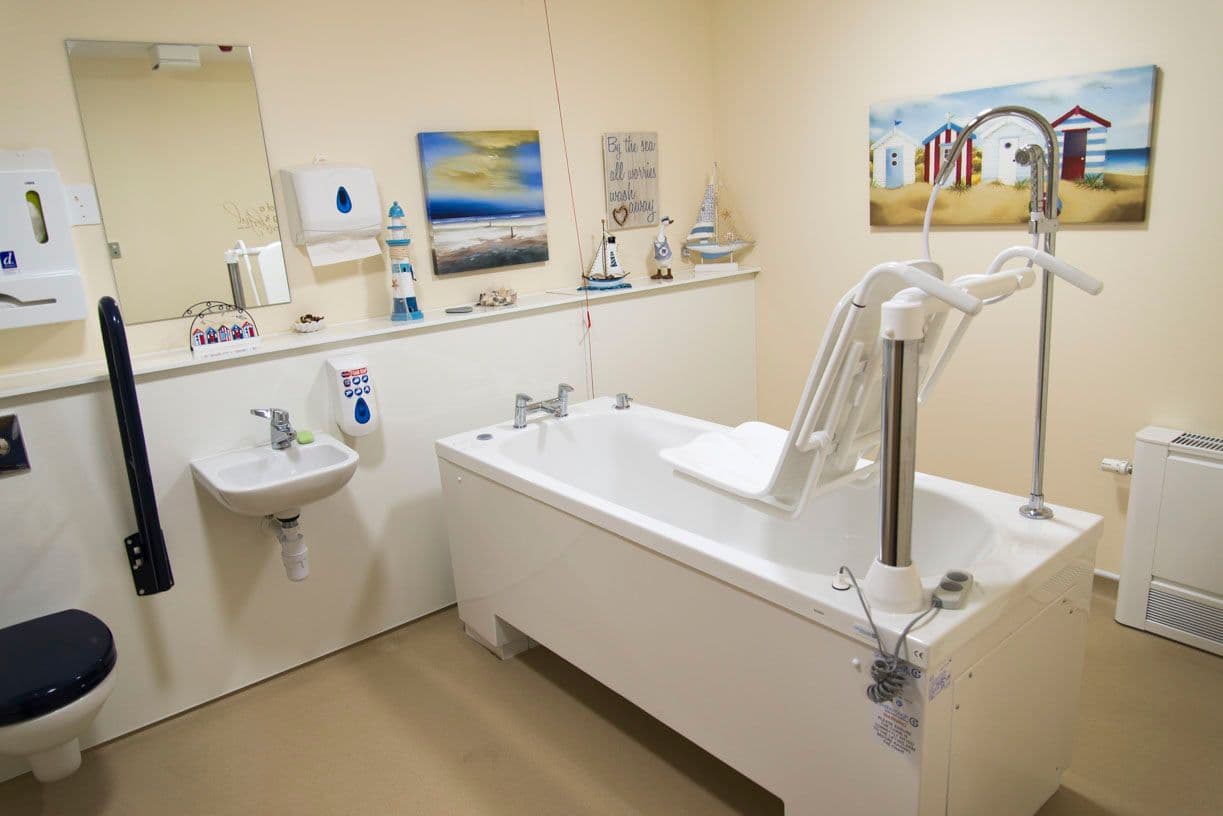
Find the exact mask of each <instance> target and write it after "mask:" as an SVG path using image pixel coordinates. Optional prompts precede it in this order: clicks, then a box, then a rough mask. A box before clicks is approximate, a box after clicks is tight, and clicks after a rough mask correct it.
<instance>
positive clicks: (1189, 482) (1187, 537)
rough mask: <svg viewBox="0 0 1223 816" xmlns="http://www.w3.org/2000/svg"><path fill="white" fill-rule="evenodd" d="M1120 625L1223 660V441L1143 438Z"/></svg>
mask: <svg viewBox="0 0 1223 816" xmlns="http://www.w3.org/2000/svg"><path fill="white" fill-rule="evenodd" d="M1117 620H1118V621H1119V622H1120V623H1124V624H1125V625H1127V626H1133V627H1136V628H1138V629H1145V630H1146V631H1148V632H1154V633H1155V634H1157V635H1163V636H1164V637H1168V638H1172V639H1173V640H1179V641H1181V642H1182V643H1188V644H1189V645H1190V646H1196V647H1197V648H1199V649H1205V650H1206V651H1208V652H1214V653H1215V654H1219V655H1223V439H1220V438H1216V437H1212V436H1206V435H1203V434H1196V433H1186V432H1185V431H1174V430H1169V429H1168V428H1157V427H1149V428H1143V429H1142V430H1141V431H1139V432H1138V436H1137V441H1136V442H1135V444H1134V480H1133V484H1132V487H1131V491H1130V506H1129V519H1128V522H1127V524H1126V528H1125V554H1124V556H1123V557H1122V560H1121V585H1120V588H1119V589H1118V592H1117Z"/></svg>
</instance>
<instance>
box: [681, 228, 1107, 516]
mask: <svg viewBox="0 0 1223 816" xmlns="http://www.w3.org/2000/svg"><path fill="white" fill-rule="evenodd" d="M1012 259H1027V260H1028V262H1029V265H1028V266H1025V267H1021V268H1012V269H1009V270H1003V269H1002V267H1003V265H1004V264H1005V263H1006V262H1007V261H1009V260H1012ZM1033 263H1035V264H1036V265H1039V266H1041V267H1043V268H1046V269H1050V271H1053V272H1055V273H1057V274H1058V275H1059V276H1061V277H1064V278H1066V279H1067V280H1070V281H1071V282H1072V283H1075V284H1076V285H1079V286H1081V287H1083V288H1087V287H1088V286H1091V285H1095V284H1096V283H1097V282H1096V281H1094V280H1093V279H1091V278H1088V277H1087V276H1086V275H1084V274H1083V273H1082V272H1080V271H1079V270H1077V269H1075V268H1074V267H1071V266H1070V265H1069V264H1066V263H1065V262H1062V261H1060V260H1058V259H1057V258H1055V257H1053V256H1051V255H1049V254H1047V253H1045V252H1041V251H1040V250H1036V249H1033V248H1031V247H1024V246H1016V247H1011V248H1010V249H1007V250H1004V251H1003V252H1002V253H1000V254H999V255H998V256H997V257H996V258H995V259H994V262H993V263H992V264H991V265H990V267H989V269H988V270H987V271H986V272H985V273H983V274H972V275H964V276H962V277H960V278H957V279H956V280H955V281H953V282H951V283H950V284H948V283H945V282H944V281H943V280H942V269H941V268H940V267H939V265H938V264H936V263H934V262H932V261H908V262H891V263H885V264H881V265H879V266H877V267H875V268H874V269H872V270H871V271H870V272H869V273H867V275H866V277H864V278H863V279H862V281H861V283H859V284H858V285H857V286H855V287H854V288H853V289H851V290H850V291H849V292H847V293H846V294H845V296H844V297H842V298H841V300H840V302H838V303H837V305H836V308H835V309H834V310H833V313H832V318H831V320H830V321H829V323H828V326H827V328H826V329H825V331H824V337H823V340H822V342H821V343H820V348H819V352H818V353H817V354H816V357H815V360H814V362H813V363H812V366H811V371H810V373H809V374H808V376H807V382H806V385H805V386H804V388H803V393H802V396H801V397H800V399H799V401H798V406H797V408H796V409H795V412H794V419H793V421H792V422H791V424H790V428H789V430H786V429H784V428H778V427H776V426H774V425H769V424H768V423H764V422H746V423H744V424H742V425H739V426H738V427H736V428H733V429H731V430H728V431H713V432H710V433H706V434H702V435H701V436H698V437H697V438H696V439H694V440H692V441H691V442H689V443H688V444H686V445H682V446H680V447H675V448H667V449H664V450H662V451H661V452H660V455H661V456H662V458H663V459H664V460H666V461H667V462H668V463H670V464H671V465H672V466H673V467H674V468H675V469H676V470H677V471H678V472H680V473H682V474H684V475H685V476H688V477H690V478H692V479H694V480H697V481H699V482H702V483H704V484H706V485H709V486H711V487H713V488H717V489H719V490H722V491H725V492H727V493H731V494H733V495H735V496H739V497H741V498H744V499H749V500H753V501H757V502H761V503H763V504H766V505H769V506H771V507H774V508H778V509H780V510H784V511H787V512H788V513H790V514H792V515H798V514H799V513H801V512H802V509H803V507H805V506H806V503H807V502H808V501H809V500H810V499H811V498H813V497H814V496H817V495H819V494H821V493H824V492H827V491H829V490H832V489H834V488H836V487H838V486H840V485H841V484H844V483H845V482H847V481H851V480H854V479H857V478H859V477H863V476H866V475H869V474H870V473H872V472H873V471H874V470H875V469H876V467H877V463H876V462H875V461H869V460H867V459H866V458H864V457H866V456H867V455H868V454H871V453H872V451H873V449H875V448H877V446H878V445H879V440H880V427H881V399H882V397H881V385H882V379H883V374H882V360H881V357H882V346H883V344H882V342H881V339H880V336H881V331H883V332H890V333H891V334H890V335H889V336H895V332H896V331H897V328H896V327H897V326H902V327H903V326H904V325H905V324H906V322H907V324H908V325H907V328H905V329H903V331H904V332H905V333H906V334H909V335H915V337H916V339H920V340H922V342H921V344H920V345H921V349H920V354H919V358H918V360H919V362H918V371H919V375H918V376H919V384H920V385H919V393H920V397H919V399H920V400H921V401H924V400H925V398H926V396H927V394H928V393H929V391H930V389H931V388H932V387H933V386H934V384H935V381H936V380H937V378H938V376H939V374H940V373H941V372H942V371H943V369H944V367H945V365H946V363H947V361H948V359H949V358H950V356H951V354H953V353H954V351H955V349H956V347H957V346H958V343H959V339H960V337H962V335H963V332H964V330H966V329H967V327H968V324H969V322H970V319H971V317H972V315H975V314H976V313H977V312H979V311H980V309H981V307H982V305H983V303H982V302H983V301H984V302H986V303H989V302H995V301H997V300H1000V299H1002V298H1004V297H1006V296H1008V295H1010V294H1011V293H1013V292H1015V291H1016V290H1018V289H1026V288H1028V287H1029V286H1031V285H1032V284H1033V282H1034V281H1035V273H1034V271H1033V269H1032V266H1031V264H1033ZM885 306H886V308H885ZM952 307H954V308H956V309H959V310H960V311H962V312H964V313H965V314H964V317H963V318H962V319H961V321H960V324H959V325H958V326H957V328H956V332H955V334H954V335H953V336H952V337H951V339H950V340H949V341H948V342H947V343H946V344H944V345H943V346H942V347H941V348H939V349H938V351H937V354H936V348H938V346H939V343H938V340H939V337H940V335H941V332H942V329H943V326H944V324H945V322H946V319H947V315H948V312H949V309H950V308H952ZM885 313H888V314H889V315H890V316H889V317H888V320H887V321H886V324H887V325H885V320H884V316H885ZM871 458H872V459H873V458H874V457H873V456H872V457H871Z"/></svg>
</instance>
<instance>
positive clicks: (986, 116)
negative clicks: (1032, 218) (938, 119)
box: [934, 105, 1061, 255]
mask: <svg viewBox="0 0 1223 816" xmlns="http://www.w3.org/2000/svg"><path fill="white" fill-rule="evenodd" d="M1004 116H1014V117H1016V118H1019V119H1024V120H1026V121H1028V122H1029V123H1031V124H1032V126H1033V127H1035V128H1036V129H1037V130H1039V131H1040V132H1041V133H1042V134H1043V135H1044V137H1045V145H1046V146H1047V148H1046V149H1047V151H1048V153H1047V155H1048V157H1049V161H1048V164H1047V165H1046V167H1045V168H1044V169H1045V191H1046V192H1048V196H1046V198H1045V202H1044V213H1045V215H1046V216H1047V217H1049V218H1056V217H1057V182H1058V175H1059V172H1060V170H1061V168H1060V166H1059V165H1058V161H1057V159H1058V149H1057V131H1055V130H1054V129H1053V125H1051V124H1049V120H1048V119H1046V118H1045V117H1043V116H1041V115H1040V114H1039V113H1037V112H1036V111H1034V110H1032V109H1031V108H1025V107H1023V106H1022V105H999V106H998V107H996V108H986V109H985V110H983V111H981V112H980V113H978V114H977V115H976V116H974V117H973V119H972V121H971V122H969V123H968V124H967V125H965V126H964V129H963V130H961V131H960V133H959V135H958V136H956V139H955V141H954V142H952V143H951V152H950V153H949V154H948V155H947V160H946V161H945V162H944V163H943V166H942V167H941V168H940V169H939V172H938V177H937V178H936V179H935V182H934V183H935V184H938V185H942V184H945V183H946V181H947V179H948V178H949V177H950V175H951V171H952V170H954V169H955V160H956V157H957V156H959V155H960V151H961V150H963V149H964V144H965V143H966V142H967V141H968V139H969V137H970V136H971V135H972V134H973V133H975V132H976V131H977V129H978V128H980V127H981V126H982V125H984V124H985V123H986V122H990V121H992V120H994V119H1001V118H1002V117H1004ZM1046 251H1047V250H1046ZM1049 254H1050V255H1052V254H1053V253H1052V252H1049Z"/></svg>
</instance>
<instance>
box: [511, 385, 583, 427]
mask: <svg viewBox="0 0 1223 816" xmlns="http://www.w3.org/2000/svg"><path fill="white" fill-rule="evenodd" d="M572 391H573V386H572V385H568V384H567V383H561V384H560V385H558V386H557V387H556V398H555V399H550V400H540V401H539V402H532V401H531V398H530V397H529V396H527V395H526V394H519V395H518V396H517V397H515V398H514V427H515V428H525V427H527V418H528V417H530V415H531V414H534V413H540V412H544V413H549V414H551V415H552V416H554V417H556V418H557V419H563V418H564V417H567V416H569V394H570V393H572Z"/></svg>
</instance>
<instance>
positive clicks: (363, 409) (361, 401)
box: [353, 397, 370, 425]
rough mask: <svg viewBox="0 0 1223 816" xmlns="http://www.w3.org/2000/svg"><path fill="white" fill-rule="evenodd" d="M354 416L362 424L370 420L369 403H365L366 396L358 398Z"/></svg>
mask: <svg viewBox="0 0 1223 816" xmlns="http://www.w3.org/2000/svg"><path fill="white" fill-rule="evenodd" d="M353 416H354V417H355V418H356V420H357V422H359V423H361V424H362V425H364V424H365V423H367V422H369V417H370V414H369V405H367V404H366V403H365V398H364V397H359V398H358V399H357V409H356V411H354V412H353Z"/></svg>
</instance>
